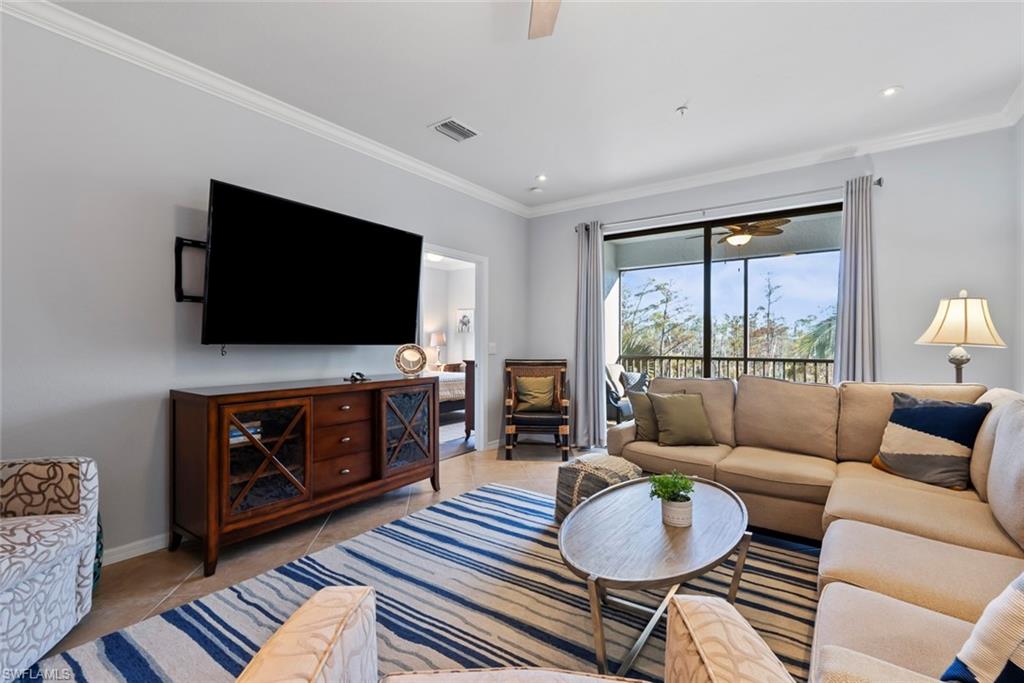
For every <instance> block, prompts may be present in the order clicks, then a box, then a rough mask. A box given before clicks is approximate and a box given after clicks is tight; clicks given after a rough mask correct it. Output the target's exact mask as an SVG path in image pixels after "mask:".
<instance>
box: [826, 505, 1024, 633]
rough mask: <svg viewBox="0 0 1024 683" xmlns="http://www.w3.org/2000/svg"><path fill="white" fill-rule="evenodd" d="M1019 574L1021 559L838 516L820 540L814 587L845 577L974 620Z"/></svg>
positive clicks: (914, 602) (866, 586)
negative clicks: (819, 554)
mask: <svg viewBox="0 0 1024 683" xmlns="http://www.w3.org/2000/svg"><path fill="white" fill-rule="evenodd" d="M1021 572H1024V558H1018V557H1009V556H1007V555H998V554H996V553H987V552H985V551H983V550H975V549H973V548H964V547H963V546H958V545H952V544H950V543H943V542H942V541H936V540H933V539H930V538H924V537H922V536H914V535H913V534H908V533H904V532H902V531H895V530H893V529H886V528H885V527H880V526H875V525H873V524H865V523H864V522H854V521H851V520H847V519H840V520H837V521H835V522H833V523H832V524H831V525H830V526H829V528H828V532H827V533H826V534H825V539H824V541H822V544H821V562H820V563H819V565H818V585H819V586H825V585H827V584H829V583H832V582H833V581H843V582H845V583H848V584H851V585H854V586H860V587H861V588H865V589H867V590H870V591H874V592H876V593H882V594H884V595H888V596H889V597H893V598H896V599H897V600H902V601H903V602H909V603H911V604H914V605H918V606H920V607H926V608H928V609H930V610H934V611H936V612H942V613H943V614H948V615H949V616H951V617H957V618H958V619H964V620H966V621H971V622H974V621H977V620H978V617H980V616H981V613H982V611H984V609H985V606H986V605H988V603H989V602H990V601H991V600H992V599H993V598H995V597H996V596H997V595H999V593H1000V592H1001V591H1002V590H1003V589H1004V588H1006V586H1007V584H1009V583H1010V582H1011V581H1013V579H1015V578H1016V577H1017V576H1018V575H1019V574H1020V573H1021Z"/></svg>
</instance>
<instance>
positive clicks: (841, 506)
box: [823, 477, 1024, 557]
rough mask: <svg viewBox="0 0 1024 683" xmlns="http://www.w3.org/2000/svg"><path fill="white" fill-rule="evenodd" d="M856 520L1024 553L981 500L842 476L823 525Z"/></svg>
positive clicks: (1004, 552) (1005, 552) (996, 550)
mask: <svg viewBox="0 0 1024 683" xmlns="http://www.w3.org/2000/svg"><path fill="white" fill-rule="evenodd" d="M837 519H852V520H856V521H858V522H866V523H868V524H876V525H878V526H884V527H886V528H888V529H895V530H897V531H905V532H907V533H908V534H915V535H917V536H924V537H925V538H932V539H935V540H936V541H944V542H946V543H952V544H954V545H962V546H964V547H967V548H975V549H977V550H984V551H987V552H990V553H999V554H1001V555H1010V556H1012V557H1024V550H1022V549H1021V547H1020V546H1019V545H1017V544H1016V543H1015V542H1014V541H1013V539H1012V538H1010V537H1009V536H1008V535H1007V534H1006V532H1005V531H1003V528H1002V527H1001V526H999V523H998V522H997V521H996V518H995V517H994V516H993V515H992V510H991V508H989V506H988V505H987V504H986V503H982V502H981V501H980V500H970V499H967V498H960V497H958V496H951V495H948V494H947V493H944V492H933V491H923V490H920V489H917V488H911V487H909V486H906V485H903V484H896V483H885V482H876V481H870V480H868V479H861V478H858V477H840V478H839V479H837V480H836V482H835V484H833V485H832V491H831V493H829V496H828V501H827V502H826V503H825V514H824V517H823V524H824V525H825V528H826V529H827V528H828V526H829V524H831V523H832V522H834V521H835V520H837Z"/></svg>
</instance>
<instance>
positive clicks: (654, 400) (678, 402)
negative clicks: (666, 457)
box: [634, 394, 718, 446]
mask: <svg viewBox="0 0 1024 683" xmlns="http://www.w3.org/2000/svg"><path fill="white" fill-rule="evenodd" d="M648 396H650V397H651V405H652V406H653V407H654V414H655V415H656V416H657V418H658V445H660V446H714V445H717V443H718V442H716V441H715V437H714V435H713V434H712V433H711V425H710V424H708V416H707V413H705V412H704V397H703V396H701V395H700V394H648ZM634 410H635V409H634Z"/></svg>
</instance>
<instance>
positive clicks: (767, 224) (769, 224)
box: [750, 218, 791, 228]
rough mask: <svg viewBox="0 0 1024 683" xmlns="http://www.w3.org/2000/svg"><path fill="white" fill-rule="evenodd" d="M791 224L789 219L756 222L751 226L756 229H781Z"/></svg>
mask: <svg viewBox="0 0 1024 683" xmlns="http://www.w3.org/2000/svg"><path fill="white" fill-rule="evenodd" d="M790 222H791V221H790V220H789V219H788V218H770V219H768V220H764V221H754V222H753V223H751V224H750V225H751V226H753V227H754V228H781V227H782V226H783V225H786V224H787V223H790Z"/></svg>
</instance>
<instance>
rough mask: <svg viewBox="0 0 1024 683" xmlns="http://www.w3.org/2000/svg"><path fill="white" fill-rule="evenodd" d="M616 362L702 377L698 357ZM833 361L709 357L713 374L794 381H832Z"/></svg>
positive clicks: (652, 372)
mask: <svg viewBox="0 0 1024 683" xmlns="http://www.w3.org/2000/svg"><path fill="white" fill-rule="evenodd" d="M619 362H620V363H621V364H622V366H623V367H624V368H626V370H627V371H629V372H646V373H647V376H648V377H703V376H704V359H703V358H702V357H700V356H621V357H620V358H619ZM834 366H835V361H833V360H831V359H824V358H730V357H725V356H713V357H712V358H711V376H712V377H731V378H733V379H736V378H738V377H739V376H740V375H757V376H758V377H774V378H775V379H788V380H790V381H793V382H820V383H823V384H832V380H833V377H834V374H833V373H834V369H835V367H834Z"/></svg>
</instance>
